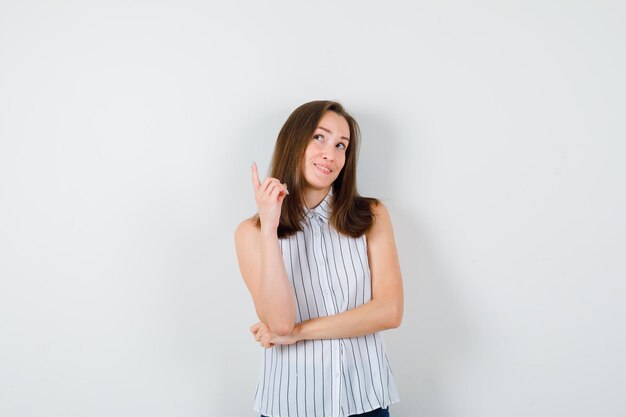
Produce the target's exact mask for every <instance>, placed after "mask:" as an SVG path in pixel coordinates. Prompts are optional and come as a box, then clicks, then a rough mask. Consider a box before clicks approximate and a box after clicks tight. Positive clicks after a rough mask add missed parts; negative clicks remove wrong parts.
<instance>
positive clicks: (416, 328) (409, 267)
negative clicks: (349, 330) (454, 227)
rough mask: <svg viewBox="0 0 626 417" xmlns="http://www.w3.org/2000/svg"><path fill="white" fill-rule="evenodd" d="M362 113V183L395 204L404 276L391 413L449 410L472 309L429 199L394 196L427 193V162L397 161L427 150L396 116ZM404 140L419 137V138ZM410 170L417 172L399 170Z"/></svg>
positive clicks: (393, 342)
mask: <svg viewBox="0 0 626 417" xmlns="http://www.w3.org/2000/svg"><path fill="white" fill-rule="evenodd" d="M355 117H357V120H358V121H359V124H360V126H361V131H362V135H363V141H362V147H361V152H360V158H359V168H358V169H359V190H360V192H361V193H362V194H363V195H366V196H374V197H377V198H380V199H381V200H382V201H383V202H384V203H385V204H386V205H387V206H388V207H389V209H390V211H391V215H392V220H393V225H394V232H395V235H396V243H397V245H398V254H399V257H400V265H401V268H402V275H403V281H404V302H405V304H404V319H403V322H402V326H401V327H400V328H399V329H396V330H392V331H388V332H385V339H386V342H387V348H388V351H389V356H390V357H389V360H390V363H391V366H392V369H393V371H394V376H395V378H396V381H397V384H398V389H399V391H400V402H399V403H398V404H394V405H393V406H392V407H391V409H392V413H393V414H395V415H398V416H410V415H427V416H431V417H436V416H445V415H450V411H451V410H450V409H449V406H448V404H450V403H451V399H450V398H448V397H447V395H448V394H447V389H446V381H447V379H448V378H450V377H451V376H453V375H454V374H455V373H458V372H459V369H462V368H463V367H464V364H466V363H467V361H468V360H469V351H470V338H471V337H470V334H469V332H468V327H469V326H468V323H467V314H466V313H465V312H466V311H467V309H466V308H465V307H464V303H463V300H461V299H459V297H458V295H457V291H456V290H455V288H454V282H455V278H454V277H453V276H452V273H451V272H450V271H447V270H446V260H445V259H444V258H443V256H444V255H443V251H442V250H440V249H439V248H438V246H437V242H438V239H437V236H436V235H435V233H434V232H432V231H431V229H430V228H429V226H428V223H427V222H428V219H427V218H424V217H421V216H420V210H419V208H420V206H421V207H423V205H424V204H428V202H427V201H419V200H418V199H417V198H402V199H401V198H396V197H395V194H396V193H398V192H403V190H409V192H414V193H417V195H425V193H420V192H419V190H427V189H428V184H426V181H427V178H418V177H417V175H418V173H419V172H423V170H418V169H413V167H412V166H403V167H398V168H399V169H396V167H397V163H398V161H407V160H410V161H416V162H417V163H419V161H420V160H423V159H425V158H427V157H428V156H427V155H424V156H421V155H415V157H414V158H407V155H406V154H403V152H410V151H412V150H414V149H419V148H423V147H422V146H415V147H411V148H410V149H404V150H403V149H401V148H400V147H399V146H398V144H399V143H402V140H400V139H401V138H400V137H399V134H398V133H396V130H395V129H394V125H395V124H394V123H391V122H389V121H387V120H384V119H382V118H380V116H379V115H378V114H376V113H365V114H363V113H360V114H357V115H355ZM403 140H404V141H405V142H406V141H409V140H416V141H418V142H419V141H420V138H419V137H417V138H415V139H413V138H404V139H403ZM399 173H402V174H399ZM406 173H409V175H410V177H408V178H404V177H403V178H397V176H398V175H406ZM411 197H413V196H411ZM400 202H402V203H404V204H405V205H401V204H400ZM407 203H408V204H410V206H409V205H406V204H407ZM421 212H423V213H427V212H428V210H422V211H421Z"/></svg>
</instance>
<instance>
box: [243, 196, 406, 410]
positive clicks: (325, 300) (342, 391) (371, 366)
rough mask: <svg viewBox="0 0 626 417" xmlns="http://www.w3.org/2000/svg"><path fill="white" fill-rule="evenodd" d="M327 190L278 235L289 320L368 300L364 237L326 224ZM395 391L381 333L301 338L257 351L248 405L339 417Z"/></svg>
mask: <svg viewBox="0 0 626 417" xmlns="http://www.w3.org/2000/svg"><path fill="white" fill-rule="evenodd" d="M331 208H332V191H331V192H330V193H329V194H328V195H327V196H326V197H325V198H324V200H322V202H321V203H320V204H319V205H318V206H317V207H315V208H314V209H311V210H309V211H308V213H307V215H306V217H305V219H304V227H303V230H302V231H301V232H298V233H296V234H295V235H292V236H289V237H286V238H283V239H280V248H281V252H282V255H283V259H284V262H285V268H286V270H287V275H288V276H289V279H290V281H291V283H292V284H293V288H294V293H295V296H296V321H297V322H301V321H305V320H309V319H312V318H316V317H324V316H330V315H334V314H338V313H342V312H344V311H347V310H350V309H353V308H356V307H358V306H360V305H362V304H364V303H367V302H368V301H370V300H371V298H372V285H371V277H370V270H369V262H368V257H367V242H366V239H365V235H363V236H361V237H359V238H356V239H355V238H352V237H349V236H346V235H342V234H340V233H338V232H337V230H336V229H335V228H333V227H332V225H330V223H329V219H330V213H331ZM397 401H399V396H398V390H397V387H396V384H395V381H394V378H393V373H392V371H391V367H390V365H389V359H388V358H387V352H386V348H385V343H384V340H383V337H382V335H381V334H380V333H378V332H377V333H374V334H368V335H364V336H359V337H350V338H344V339H330V340H301V341H299V342H297V343H295V344H293V345H286V346H281V345H276V346H274V347H273V348H271V349H263V352H262V358H261V366H260V373H259V382H258V386H257V390H256V394H255V397H254V410H255V411H258V412H259V413H261V414H263V415H266V416H271V417H329V416H330V417H344V416H349V415H352V414H360V413H365V412H367V411H371V410H374V409H376V408H379V407H387V406H388V405H390V404H393V403H395V402H397Z"/></svg>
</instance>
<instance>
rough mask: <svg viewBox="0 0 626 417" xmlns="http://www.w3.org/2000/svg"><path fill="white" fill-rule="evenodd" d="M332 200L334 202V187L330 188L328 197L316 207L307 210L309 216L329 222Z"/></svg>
mask: <svg viewBox="0 0 626 417" xmlns="http://www.w3.org/2000/svg"><path fill="white" fill-rule="evenodd" d="M332 202H333V189H332V187H331V188H330V191H329V192H328V194H326V197H324V199H323V200H322V201H321V202H320V203H319V204H318V205H317V206H315V207H313V208H312V209H309V210H308V211H307V212H306V215H307V217H310V218H314V217H317V218H318V219H319V220H321V221H323V222H324V223H328V222H329V220H330V216H331V213H332Z"/></svg>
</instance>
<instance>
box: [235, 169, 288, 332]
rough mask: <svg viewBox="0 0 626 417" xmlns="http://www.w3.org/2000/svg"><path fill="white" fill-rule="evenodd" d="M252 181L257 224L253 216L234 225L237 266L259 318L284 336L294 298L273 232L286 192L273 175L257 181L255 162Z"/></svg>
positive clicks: (276, 227)
mask: <svg viewBox="0 0 626 417" xmlns="http://www.w3.org/2000/svg"><path fill="white" fill-rule="evenodd" d="M252 184H253V187H254V191H255V199H256V203H257V207H258V209H259V217H260V219H261V227H260V228H258V227H257V226H256V222H255V220H254V219H248V220H245V221H244V222H242V223H241V224H240V225H239V226H238V227H237V231H236V232H235V245H236V248H237V259H238V261H239V269H240V270H241V275H242V276H243V279H244V281H245V283H246V286H247V287H248V290H249V291H250V294H251V295H252V300H253V301H254V307H255V309H256V313H257V316H258V317H259V320H260V321H261V322H263V323H265V324H266V325H267V326H268V327H269V328H270V329H271V331H272V332H274V333H275V334H278V335H283V336H285V335H288V334H290V333H291V332H292V330H293V327H294V324H295V320H296V299H295V295H294V292H293V286H292V285H291V283H290V282H289V279H288V277H287V270H286V269H285V263H284V261H283V257H282V254H281V252H280V244H279V242H278V233H277V230H278V223H279V220H280V210H281V206H282V202H283V200H284V199H285V197H286V196H287V194H288V191H287V189H286V187H285V186H284V185H283V184H281V183H280V181H278V180H277V179H275V178H266V179H265V180H264V181H263V183H261V182H260V180H259V177H258V172H257V168H256V165H253V166H252Z"/></svg>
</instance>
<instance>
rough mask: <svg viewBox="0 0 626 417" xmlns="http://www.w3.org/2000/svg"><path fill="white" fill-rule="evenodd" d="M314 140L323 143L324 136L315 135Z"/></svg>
mask: <svg viewBox="0 0 626 417" xmlns="http://www.w3.org/2000/svg"><path fill="white" fill-rule="evenodd" d="M313 139H315V140H318V141H320V142H321V141H323V140H324V135H313Z"/></svg>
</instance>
